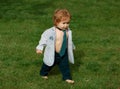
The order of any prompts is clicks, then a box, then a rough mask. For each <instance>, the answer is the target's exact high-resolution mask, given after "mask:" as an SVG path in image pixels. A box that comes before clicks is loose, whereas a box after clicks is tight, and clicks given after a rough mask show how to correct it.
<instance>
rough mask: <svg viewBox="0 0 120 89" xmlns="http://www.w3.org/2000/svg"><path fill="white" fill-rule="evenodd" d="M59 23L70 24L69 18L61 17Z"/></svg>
mask: <svg viewBox="0 0 120 89" xmlns="http://www.w3.org/2000/svg"><path fill="white" fill-rule="evenodd" d="M61 22H70V18H65V17H63V18H62V19H61Z"/></svg>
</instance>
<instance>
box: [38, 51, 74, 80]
mask: <svg viewBox="0 0 120 89" xmlns="http://www.w3.org/2000/svg"><path fill="white" fill-rule="evenodd" d="M56 64H57V65H58V67H59V69H60V72H61V73H62V76H63V80H66V79H72V77H71V74H70V68H69V61H68V52H67V49H66V52H65V54H64V55H63V56H62V57H61V56H60V55H59V53H57V52H55V61H54V64H53V65H52V66H47V65H46V64H45V63H43V65H42V67H41V70H40V75H42V76H47V75H48V73H49V72H50V70H51V69H52V68H53V67H54V66H55V65H56Z"/></svg>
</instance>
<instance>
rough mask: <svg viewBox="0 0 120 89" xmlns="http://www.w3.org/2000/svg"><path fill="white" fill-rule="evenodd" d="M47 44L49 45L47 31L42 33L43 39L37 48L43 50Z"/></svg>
mask: <svg viewBox="0 0 120 89" xmlns="http://www.w3.org/2000/svg"><path fill="white" fill-rule="evenodd" d="M46 45H47V32H44V33H43V34H42V35H41V39H40V40H39V44H38V45H37V47H36V49H37V50H41V51H42V50H43V49H44V47H45V46H46Z"/></svg>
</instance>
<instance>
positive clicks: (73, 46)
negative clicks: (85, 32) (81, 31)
mask: <svg viewBox="0 0 120 89" xmlns="http://www.w3.org/2000/svg"><path fill="white" fill-rule="evenodd" d="M72 48H73V50H75V45H74V43H73V42H72Z"/></svg>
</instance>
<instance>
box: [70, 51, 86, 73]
mask: <svg viewBox="0 0 120 89" xmlns="http://www.w3.org/2000/svg"><path fill="white" fill-rule="evenodd" d="M84 57H85V53H84V51H83V50H79V49H78V50H75V51H74V60H75V64H73V65H70V66H71V70H72V71H78V70H79V68H80V66H81V65H82V64H83V62H82V59H83V58H84Z"/></svg>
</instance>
